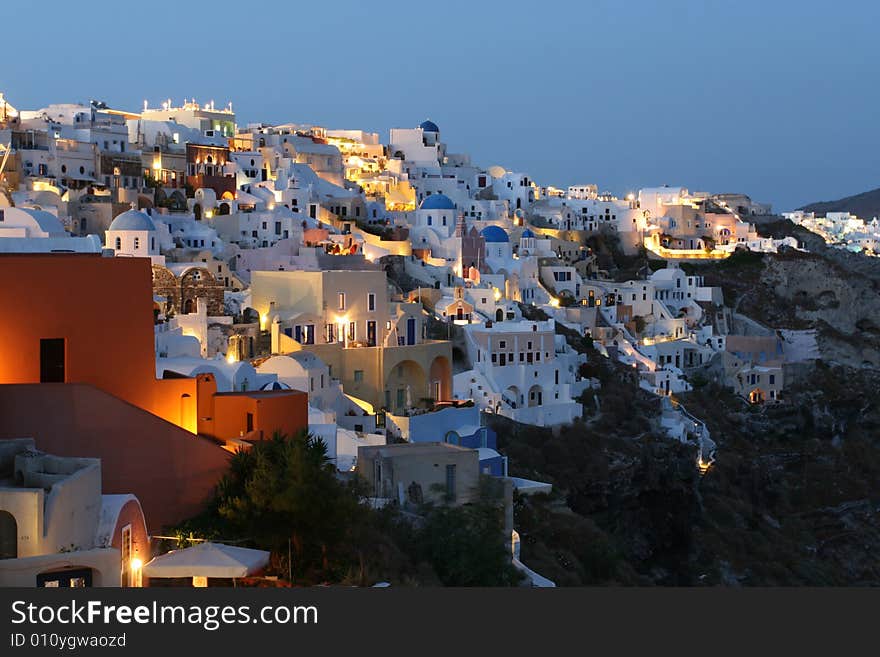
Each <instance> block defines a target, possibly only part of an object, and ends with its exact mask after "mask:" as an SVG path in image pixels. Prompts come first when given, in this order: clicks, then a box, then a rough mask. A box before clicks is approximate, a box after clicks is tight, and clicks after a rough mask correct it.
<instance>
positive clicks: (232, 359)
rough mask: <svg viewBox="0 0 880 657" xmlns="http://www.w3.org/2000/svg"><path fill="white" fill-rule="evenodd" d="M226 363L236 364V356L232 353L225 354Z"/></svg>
mask: <svg viewBox="0 0 880 657" xmlns="http://www.w3.org/2000/svg"><path fill="white" fill-rule="evenodd" d="M226 362H227V363H230V364H232V363H237V362H238V356H236V355H235V352H234V351H230V352H228V353H227V354H226Z"/></svg>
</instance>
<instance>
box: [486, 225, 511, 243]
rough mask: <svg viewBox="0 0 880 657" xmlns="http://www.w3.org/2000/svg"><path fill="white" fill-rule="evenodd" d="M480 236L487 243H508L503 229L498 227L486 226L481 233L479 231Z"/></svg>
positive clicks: (508, 239)
mask: <svg viewBox="0 0 880 657" xmlns="http://www.w3.org/2000/svg"><path fill="white" fill-rule="evenodd" d="M480 235H482V236H483V239H484V240H486V241H487V242H509V241H510V238H509V237H508V236H507V233H506V232H505V231H504V229H503V228H499V227H498V226H486V228H484V229H483V230H482V231H480Z"/></svg>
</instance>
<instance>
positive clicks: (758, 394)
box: [749, 388, 765, 404]
mask: <svg viewBox="0 0 880 657" xmlns="http://www.w3.org/2000/svg"><path fill="white" fill-rule="evenodd" d="M764 399H765V396H764V391H763V390H761V389H760V388H755V389H754V390H752V391H751V392H750V393H749V401H750V402H751V403H752V404H763V403H764Z"/></svg>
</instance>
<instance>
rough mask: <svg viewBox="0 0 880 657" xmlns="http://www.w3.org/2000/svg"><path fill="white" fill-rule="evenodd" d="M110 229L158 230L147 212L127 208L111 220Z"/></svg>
mask: <svg viewBox="0 0 880 657" xmlns="http://www.w3.org/2000/svg"><path fill="white" fill-rule="evenodd" d="M108 230H156V226H155V224H153V220H152V219H150V215H148V214H147V213H146V212H141V211H140V210H126V211H125V212H123V213H122V214H121V215H119V216H118V217H116V219H114V220H113V221H112V222H110V227H109V229H108Z"/></svg>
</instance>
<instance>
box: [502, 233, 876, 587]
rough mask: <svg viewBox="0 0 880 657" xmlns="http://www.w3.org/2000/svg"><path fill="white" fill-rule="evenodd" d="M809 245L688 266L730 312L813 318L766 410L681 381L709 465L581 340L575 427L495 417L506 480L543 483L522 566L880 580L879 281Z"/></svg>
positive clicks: (786, 324) (596, 572)
mask: <svg viewBox="0 0 880 657" xmlns="http://www.w3.org/2000/svg"><path fill="white" fill-rule="evenodd" d="M771 223H772V222H771ZM786 223H787V224H788V225H787V226H776V227H773V226H771V227H770V228H766V227H765V229H766V230H778V231H781V232H783V233H785V232H788V233H791V232H792V231H793V230H794V229H793V228H792V226H791V224H790V223H788V222H786ZM762 230H763V229H762ZM810 235H812V234H807V235H802V237H803V238H804V240H809V239H810ZM813 237H816V236H813ZM799 239H800V238H799ZM804 240H802V241H804ZM820 241H821V240H820ZM817 250H818V251H820V253H817V254H804V253H800V252H795V251H789V252H786V253H783V254H780V255H776V254H773V255H762V254H752V253H737V254H736V255H735V256H733V257H731V258H729V259H728V260H726V261H723V262H716V263H711V264H705V265H700V266H698V267H696V268H695V270H696V271H698V273H700V274H702V275H704V276H705V277H706V280H707V283H709V284H712V285H720V286H721V287H722V288H723V290H724V296H725V300H726V302H727V303H728V304H729V305H731V306H734V307H736V309H737V311H738V312H739V313H742V314H744V315H747V316H750V317H753V318H754V319H755V320H757V321H759V322H761V323H763V324H765V325H766V326H769V327H773V328H792V329H805V328H815V329H817V330H818V332H819V344H820V348H821V351H822V359H821V360H818V361H815V362H814V363H804V364H799V365H796V366H793V367H791V368H789V371H788V374H787V376H786V381H787V383H786V392H785V403H783V404H781V405H778V406H767V407H754V406H749V405H748V404H746V403H745V402H744V401H743V400H741V399H740V398H738V397H736V396H734V395H733V394H732V393H731V392H730V391H729V390H725V389H723V388H721V387H718V386H716V385H715V384H710V383H704V384H703V385H700V384H698V383H697V381H696V379H695V380H694V383H695V385H696V386H697V388H696V389H695V391H694V392H691V393H688V394H685V395H681V396H680V400H681V401H682V403H684V404H685V406H686V407H687V408H688V410H689V411H690V412H691V413H693V414H694V415H696V416H697V417H700V418H702V419H704V420H705V421H706V423H707V426H708V428H709V430H710V431H711V435H712V438H713V439H714V440H715V441H716V442H717V444H718V453H717V455H718V460H717V461H716V463H715V464H714V465H713V467H712V468H711V469H710V470H709V471H708V472H707V473H706V475H705V476H702V477H700V476H699V474H698V472H697V471H696V468H695V467H694V454H693V451H692V448H690V447H688V446H686V445H681V444H678V443H674V442H671V441H669V440H668V439H666V438H665V437H663V436H662V435H661V434H660V432H659V431H658V428H657V426H656V416H657V407H656V398H652V397H651V396H649V395H647V394H646V393H644V391H641V390H639V389H638V387H637V385H636V381H635V378H634V377H633V376H632V374H631V373H630V372H626V371H624V370H625V369H626V368H621V367H619V366H618V365H617V364H615V363H612V362H610V361H607V360H605V359H603V358H601V357H600V356H598V354H596V353H595V352H593V351H590V349H589V345H587V344H584V345H580V346H581V348H582V349H584V350H586V351H587V352H588V353H589V354H590V360H589V363H588V366H587V369H588V370H589V372H588V374H589V376H591V377H596V378H599V379H600V380H601V381H602V389H601V390H599V391H598V393H597V394H595V395H593V394H592V393H591V394H589V395H587V398H585V399H583V400H582V401H583V402H584V404H585V416H584V419H583V421H581V422H577V423H575V424H573V425H571V426H569V427H563V428H561V429H558V430H556V431H550V430H546V429H540V428H536V427H527V426H522V425H517V424H515V423H511V422H509V421H506V420H504V419H502V418H492V419H491V422H492V423H493V424H494V426H495V428H496V430H497V431H498V432H499V447H500V449H501V450H502V451H503V452H504V453H505V454H507V455H508V456H509V457H510V464H511V466H510V467H511V474H513V475H517V476H523V477H528V478H532V479H538V480H542V481H548V482H550V483H552V484H553V486H554V491H553V493H552V494H551V495H550V496H534V497H520V498H517V500H516V504H515V525H516V528H517V530H518V531H519V532H520V535H521V539H522V559H523V561H524V562H525V563H526V564H527V565H529V566H530V567H532V568H534V569H535V570H537V571H538V572H540V573H541V574H543V575H545V576H546V577H549V578H550V579H553V580H554V581H555V582H556V583H557V584H558V585H563V586H565V585H608V584H618V585H619V584H622V585H692V586H699V585H725V586H775V585H785V586H787V585H811V586H825V585H872V586H877V585H880V561H878V560H877V558H876V555H877V554H878V551H880V493H878V491H880V404H878V403H877V400H876V395H877V392H876V391H877V390H880V369H878V364H880V361H878V353H880V335H878V331H877V325H878V322H880V301H878V299H880V295H878V280H880V277H878V276H877V275H876V274H877V272H876V270H875V265H874V264H873V263H867V264H866V263H865V262H864V261H866V260H870V259H868V258H865V257H863V256H852V254H847V253H845V252H842V251H836V250H833V249H828V250H823V249H821V248H819V247H818V246H817ZM851 256H852V257H854V258H857V260H852V259H851ZM570 342H572V341H570ZM575 346H577V345H576V344H575Z"/></svg>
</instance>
